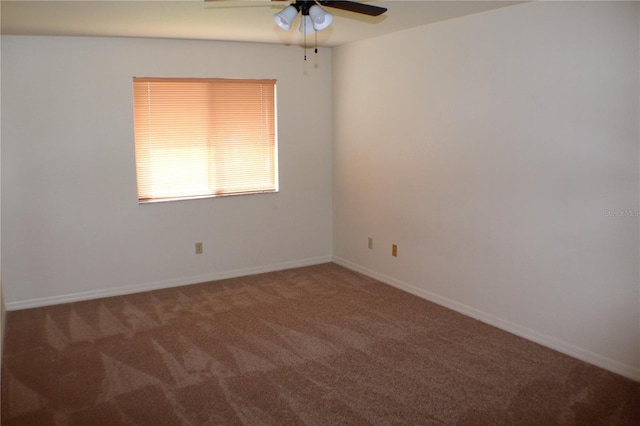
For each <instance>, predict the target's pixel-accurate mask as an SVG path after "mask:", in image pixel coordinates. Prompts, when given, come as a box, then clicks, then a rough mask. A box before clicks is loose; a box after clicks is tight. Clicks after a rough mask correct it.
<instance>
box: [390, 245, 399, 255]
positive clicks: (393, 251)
mask: <svg viewBox="0 0 640 426" xmlns="http://www.w3.org/2000/svg"><path fill="white" fill-rule="evenodd" d="M391 256H393V257H398V246H397V245H395V244H391Z"/></svg>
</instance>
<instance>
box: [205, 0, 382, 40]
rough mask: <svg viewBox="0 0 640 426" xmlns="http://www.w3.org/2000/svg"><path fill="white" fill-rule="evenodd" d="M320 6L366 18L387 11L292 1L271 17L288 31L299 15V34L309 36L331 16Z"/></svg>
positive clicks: (340, 2)
mask: <svg viewBox="0 0 640 426" xmlns="http://www.w3.org/2000/svg"><path fill="white" fill-rule="evenodd" d="M205 1H207V2H209V1H211V2H221V1H225V0H205ZM271 1H272V2H286V1H291V0H271ZM321 6H325V7H331V8H334V9H341V10H345V11H348V12H354V13H360V14H363V15H368V16H379V15H382V14H383V13H384V12H386V11H387V8H386V7H381V6H375V5H371V4H365V3H360V2H355V1H348V0H294V1H293V2H291V3H290V4H289V5H288V6H286V7H285V8H284V9H282V10H281V11H280V12H278V13H276V14H274V15H273V19H274V20H275V22H276V24H277V25H278V26H279V27H280V28H282V29H283V30H287V31H288V30H290V29H291V25H292V24H293V21H294V20H295V18H296V16H298V13H300V14H301V21H300V32H301V33H304V34H311V33H313V32H314V31H320V30H323V29H325V28H327V27H328V26H329V25H330V24H331V21H332V20H333V16H332V15H331V14H330V13H328V12H327V11H325V10H324V9H323V8H322V7H321Z"/></svg>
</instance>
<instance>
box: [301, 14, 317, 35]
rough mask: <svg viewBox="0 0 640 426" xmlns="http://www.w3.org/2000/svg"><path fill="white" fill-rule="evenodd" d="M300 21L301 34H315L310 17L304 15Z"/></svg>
mask: <svg viewBox="0 0 640 426" xmlns="http://www.w3.org/2000/svg"><path fill="white" fill-rule="evenodd" d="M301 18H302V19H300V32H301V33H302V34H313V32H314V31H315V28H313V21H312V20H311V17H310V16H309V15H302V16H301Z"/></svg>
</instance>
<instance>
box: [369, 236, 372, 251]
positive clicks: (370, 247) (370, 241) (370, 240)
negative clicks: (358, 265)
mask: <svg viewBox="0 0 640 426" xmlns="http://www.w3.org/2000/svg"><path fill="white" fill-rule="evenodd" d="M372 248H373V238H371V237H369V249H372Z"/></svg>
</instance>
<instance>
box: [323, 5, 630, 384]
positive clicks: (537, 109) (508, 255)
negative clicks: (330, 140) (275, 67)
mask: <svg viewBox="0 0 640 426" xmlns="http://www.w3.org/2000/svg"><path fill="white" fill-rule="evenodd" d="M639 22H640V20H639V12H638V3H637V2H623V3H610V2H536V3H527V4H522V5H517V6H512V7H506V8H502V9H498V10H495V11H491V12H487V13H482V14H477V15H472V16H467V17H463V18H459V19H455V20H450V21H446V22H442V23H439V24H434V25H428V26H423V27H419V28H415V29H411V30H407V31H403V32H399V33H394V34H391V35H386V36H383V37H379V38H375V39H370V40H365V41H361V42H357V43H353V44H350V45H345V46H341V47H339V48H337V49H334V54H333V59H334V76H333V79H334V197H333V202H334V218H333V219H334V256H335V257H334V259H335V260H336V261H337V262H339V263H341V264H344V265H347V266H349V267H352V268H355V269H358V270H360V271H363V272H365V273H367V274H369V275H372V276H375V277H377V278H380V279H382V280H384V281H386V282H388V283H391V284H394V285H397V286H399V287H402V288H404V289H407V290H409V291H412V292H414V293H416V294H419V295H421V296H423V297H426V298H429V299H432V300H435V301H437V302H439V303H442V304H444V305H447V306H449V307H452V308H454V309H457V310H459V311H462V312H464V313H467V314H469V315H472V316H475V317H477V318H480V319H482V320H484V321H487V322H489V323H492V324H494V325H497V326H499V327H502V328H505V329H508V330H511V331H513V332H515V333H517V334H520V335H523V336H526V337H528V338H530V339H533V340H536V341H538V342H542V343H544V344H546V345H548V346H551V347H554V348H556V349H559V350H561V351H564V352H566V353H569V354H571V355H574V356H576V357H578V358H581V359H584V360H587V361H589V362H592V363H594V364H597V365H600V366H603V367H606V368H609V369H611V370H613V371H617V372H619V373H622V374H624V375H627V376H629V377H634V378H636V379H640V312H639V301H640V294H639V292H640V290H639V258H640V253H639V242H638V235H639V234H638V233H639V220H638V209H639V192H640V191H639V172H638V169H639V163H638V158H639V149H638V148H639V126H638V117H639V113H640V110H639V106H638V103H639V99H638V93H639V87H638V76H639V72H640V70H639V68H638V67H639V65H638V63H639V62H638V61H639V54H638V51H639V39H638V31H639ZM368 237H373V239H374V248H373V249H372V250H369V249H368V248H367V238H368ZM393 243H396V244H398V257H397V258H394V257H391V244H393Z"/></svg>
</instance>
